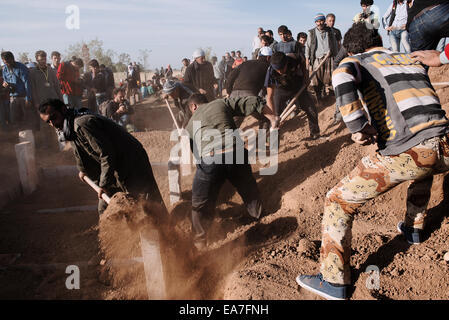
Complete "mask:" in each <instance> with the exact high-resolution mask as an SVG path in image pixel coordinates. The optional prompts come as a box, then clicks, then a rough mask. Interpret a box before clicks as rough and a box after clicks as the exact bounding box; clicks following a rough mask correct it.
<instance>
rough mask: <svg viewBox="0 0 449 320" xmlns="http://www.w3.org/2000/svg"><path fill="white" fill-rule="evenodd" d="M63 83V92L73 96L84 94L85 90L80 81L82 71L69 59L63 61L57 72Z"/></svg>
mask: <svg viewBox="0 0 449 320" xmlns="http://www.w3.org/2000/svg"><path fill="white" fill-rule="evenodd" d="M56 76H57V77H58V80H59V82H60V83H61V92H62V94H68V95H71V96H82V94H83V91H82V87H81V83H80V82H79V79H80V73H79V70H78V69H77V68H75V67H74V66H73V65H72V63H70V62H69V61H65V62H61V63H60V64H59V67H58V72H57V74H56Z"/></svg>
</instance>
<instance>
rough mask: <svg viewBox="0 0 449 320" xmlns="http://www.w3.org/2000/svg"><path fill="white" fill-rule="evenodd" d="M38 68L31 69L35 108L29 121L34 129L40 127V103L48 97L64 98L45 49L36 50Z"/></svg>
mask: <svg viewBox="0 0 449 320" xmlns="http://www.w3.org/2000/svg"><path fill="white" fill-rule="evenodd" d="M35 57H36V68H32V69H31V70H30V83H31V95H32V101H33V108H32V109H30V111H31V112H29V113H28V117H29V120H27V121H29V123H30V124H31V125H32V128H33V130H39V129H40V121H39V114H38V112H37V110H38V109H39V105H40V104H41V103H42V102H44V101H46V100H48V99H60V100H62V93H61V86H60V84H59V80H58V78H57V77H56V72H55V71H54V70H53V69H52V68H51V67H49V66H48V65H47V54H46V53H45V51H42V50H39V51H36V54H35Z"/></svg>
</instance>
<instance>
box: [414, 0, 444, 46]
mask: <svg viewBox="0 0 449 320" xmlns="http://www.w3.org/2000/svg"><path fill="white" fill-rule="evenodd" d="M408 33H409V35H410V46H411V50H412V51H417V50H435V49H436V48H437V46H438V42H439V41H440V39H441V38H445V37H449V3H444V4H440V5H438V6H437V7H435V8H433V9H431V10H429V11H427V12H425V13H424V14H423V15H421V16H420V17H418V18H415V19H414V20H413V21H412V22H411V23H410V25H409V28H408Z"/></svg>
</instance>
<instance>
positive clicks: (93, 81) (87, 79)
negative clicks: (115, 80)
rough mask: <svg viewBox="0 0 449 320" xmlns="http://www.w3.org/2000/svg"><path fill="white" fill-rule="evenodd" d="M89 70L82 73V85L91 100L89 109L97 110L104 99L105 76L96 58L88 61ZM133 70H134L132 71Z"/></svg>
mask: <svg viewBox="0 0 449 320" xmlns="http://www.w3.org/2000/svg"><path fill="white" fill-rule="evenodd" d="M89 70H90V71H89V72H87V73H86V74H84V85H85V86H86V88H87V92H88V94H87V95H88V98H89V99H90V100H91V103H90V104H89V105H90V110H91V111H93V112H98V107H99V106H100V104H102V103H103V102H105V101H106V99H107V97H106V78H105V75H104V74H103V72H101V71H100V64H99V63H98V61H97V60H96V59H92V60H90V61H89ZM134 72H135V71H134Z"/></svg>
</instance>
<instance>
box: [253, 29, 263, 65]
mask: <svg viewBox="0 0 449 320" xmlns="http://www.w3.org/2000/svg"><path fill="white" fill-rule="evenodd" d="M264 33H265V31H263V28H262V27H259V28H258V29H257V36H255V37H254V39H253V43H252V51H251V52H252V55H253V60H255V59H256V58H257V56H256V50H257V49H259V48H260V47H261V45H260V37H262V36H263V35H264Z"/></svg>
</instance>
